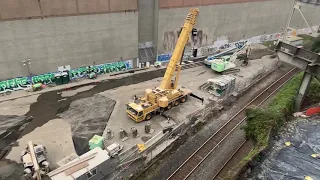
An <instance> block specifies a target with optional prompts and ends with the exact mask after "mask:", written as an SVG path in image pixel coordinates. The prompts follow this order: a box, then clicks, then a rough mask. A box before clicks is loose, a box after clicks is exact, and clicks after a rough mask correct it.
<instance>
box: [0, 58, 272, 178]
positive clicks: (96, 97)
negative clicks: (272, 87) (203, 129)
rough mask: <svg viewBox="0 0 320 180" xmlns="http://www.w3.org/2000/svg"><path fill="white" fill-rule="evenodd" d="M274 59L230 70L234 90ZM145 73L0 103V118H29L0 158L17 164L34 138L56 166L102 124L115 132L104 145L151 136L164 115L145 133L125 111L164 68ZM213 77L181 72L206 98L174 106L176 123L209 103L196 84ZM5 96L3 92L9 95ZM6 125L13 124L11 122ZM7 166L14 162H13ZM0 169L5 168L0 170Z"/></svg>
mask: <svg viewBox="0 0 320 180" xmlns="http://www.w3.org/2000/svg"><path fill="white" fill-rule="evenodd" d="M277 62H278V61H277V59H270V57H269V56H265V57H263V58H262V59H256V60H252V61H250V65H249V66H248V67H246V68H241V70H240V72H238V73H236V74H233V76H235V77H236V88H237V89H238V90H241V89H244V88H245V87H247V86H249V85H250V84H251V83H252V82H253V80H255V79H257V78H259V77H260V76H261V74H264V73H266V72H267V71H269V70H271V69H272V68H274V67H275V66H276V64H277ZM148 71H150V72H149V73H148V75H147V76H146V74H144V73H142V72H137V73H134V74H125V75H120V76H118V77H114V78H106V79H108V80H107V81H105V82H101V83H97V84H95V85H92V84H90V85H89V86H85V85H84V86H83V87H78V88H75V89H71V90H67V91H65V90H53V91H49V90H47V92H45V91H43V92H42V93H41V94H35V95H32V96H27V97H21V98H18V99H15V100H10V101H4V102H2V103H0V109H1V111H0V116H4V115H18V116H23V115H25V116H33V120H32V121H31V122H30V123H28V124H27V125H25V126H24V127H23V128H20V127H19V129H20V130H21V131H22V132H21V134H18V135H16V136H15V137H12V138H17V139H18V140H17V143H15V144H13V146H12V148H11V150H9V151H8V154H7V155H6V157H5V159H3V161H2V162H5V163H2V164H4V165H6V167H8V162H9V161H8V160H10V161H13V162H17V163H20V152H21V150H22V149H23V148H25V146H26V143H27V142H28V141H29V140H32V141H34V142H35V143H38V144H43V145H45V146H46V147H47V151H48V160H49V162H50V163H51V164H52V166H53V167H57V166H58V164H57V163H58V161H59V160H61V159H62V158H64V157H66V156H68V155H70V154H73V153H76V152H78V153H79V152H81V150H83V149H84V146H87V145H88V141H89V137H92V136H93V135H94V134H98V135H102V134H104V135H105V134H106V132H105V130H106V128H104V127H107V128H110V129H111V130H113V132H114V137H113V139H111V140H109V141H107V143H108V144H111V143H113V142H118V143H120V144H122V145H124V150H126V149H127V148H130V147H131V146H133V145H135V144H137V143H143V142H145V141H146V140H148V139H150V138H151V137H152V135H154V134H156V133H158V132H160V131H161V130H162V129H163V128H162V127H161V125H160V124H159V123H160V122H161V121H164V120H166V119H164V117H162V116H156V117H154V118H153V119H152V120H150V122H151V128H152V129H154V130H155V132H154V133H153V134H145V133H144V125H145V123H146V122H142V123H136V122H134V121H133V120H131V119H129V118H128V117H127V115H126V113H125V109H126V107H125V103H127V102H128V101H129V100H130V99H131V98H132V97H133V96H134V95H141V94H142V93H143V92H144V90H145V89H147V88H152V87H156V86H158V85H159V84H160V81H161V78H159V77H161V76H162V75H163V72H164V71H163V70H155V71H152V70H151V69H150V70H148ZM217 76H218V74H216V73H214V72H213V71H212V70H211V69H209V68H207V67H204V66H199V67H195V68H191V69H187V70H183V71H182V73H181V77H180V83H179V84H180V85H181V86H184V87H187V88H189V89H191V90H193V91H194V93H195V94H196V95H198V96H200V97H204V98H205V101H204V104H202V103H201V101H199V100H197V99H194V98H190V99H189V100H188V102H186V103H185V104H183V105H180V106H178V107H175V108H172V109H171V110H170V111H168V112H167V114H168V115H170V116H171V117H172V120H173V121H174V122H175V123H179V122H181V121H184V120H186V119H187V118H186V116H187V115H189V114H190V113H192V112H194V111H196V110H197V109H200V108H202V107H204V106H205V105H206V104H207V103H208V102H209V101H208V98H209V97H210V96H211V95H209V94H208V93H206V92H203V91H201V90H199V89H198V88H199V86H200V85H202V84H203V83H205V82H206V81H207V79H209V78H214V77H217ZM17 93H18V92H17ZM12 95H14V94H12ZM9 97H10V96H7V98H9ZM10 123H13V124H14V122H10ZM97 127H100V128H97ZM101 127H102V128H101ZM131 127H136V128H137V129H138V132H139V135H140V136H139V137H137V138H133V137H132V136H131V135H130V128H131ZM120 128H123V129H125V130H126V131H127V132H128V133H129V139H128V140H126V141H124V142H122V141H121V140H120V139H119V135H118V133H119V130H120ZM12 140H13V139H12ZM74 144H75V145H74ZM75 146H76V147H78V148H77V149H78V151H76V149H75V148H74V147H75ZM1 148H3V147H1ZM79 149H80V151H79ZM9 164H10V166H13V164H15V163H13V164H12V163H9ZM3 169H5V171H4V172H1V171H2V170H3ZM9 169H10V168H9ZM11 171H12V169H11ZM11 173H12V172H11ZM0 174H1V175H4V176H5V175H8V174H10V172H9V171H8V168H3V167H2V168H0Z"/></svg>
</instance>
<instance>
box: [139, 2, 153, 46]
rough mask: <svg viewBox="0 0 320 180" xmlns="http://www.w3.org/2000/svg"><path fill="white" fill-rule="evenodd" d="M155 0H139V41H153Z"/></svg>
mask: <svg viewBox="0 0 320 180" xmlns="http://www.w3.org/2000/svg"><path fill="white" fill-rule="evenodd" d="M154 3H155V2H154V1H150V0H138V10H139V33H138V34H139V43H145V42H150V41H153V23H154Z"/></svg>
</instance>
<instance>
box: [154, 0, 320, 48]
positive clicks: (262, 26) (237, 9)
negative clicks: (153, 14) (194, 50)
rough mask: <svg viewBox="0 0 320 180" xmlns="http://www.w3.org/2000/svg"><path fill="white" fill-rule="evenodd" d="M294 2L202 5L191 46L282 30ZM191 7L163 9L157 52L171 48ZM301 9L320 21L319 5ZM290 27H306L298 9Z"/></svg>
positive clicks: (291, 0)
mask: <svg viewBox="0 0 320 180" xmlns="http://www.w3.org/2000/svg"><path fill="white" fill-rule="evenodd" d="M292 4H293V0H273V1H260V2H243V3H231V4H217V5H210V6H199V7H198V8H199V9H200V15H199V17H198V20H197V24H196V28H197V29H198V37H197V38H195V40H194V41H192V40H191V42H190V43H189V45H188V48H190V47H192V46H196V47H203V46H207V45H213V43H214V41H216V40H219V38H227V39H229V42H235V41H238V40H241V39H246V38H250V37H253V36H258V35H263V34H272V33H277V32H283V31H284V29H285V26H286V23H287V19H288V17H289V13H290V10H291V8H292ZM163 6H164V5H163ZM168 6H169V5H168ZM172 6H174V5H172ZM189 9H190V7H180V8H179V7H176V8H166V9H160V11H159V24H158V43H157V46H158V50H157V51H158V54H162V53H168V52H172V50H173V48H174V46H175V43H176V41H177V38H178V36H177V35H178V31H179V30H180V27H181V26H182V25H183V22H184V19H185V17H186V15H187V13H188V11H189ZM302 12H304V13H305V16H306V18H307V20H308V21H310V22H311V23H312V25H319V24H320V19H319V17H320V10H319V9H312V10H311V9H308V8H302ZM291 27H293V28H303V27H307V25H306V24H305V23H304V21H303V19H302V18H301V16H300V15H299V14H298V12H296V13H295V15H294V17H293V19H292V25H291Z"/></svg>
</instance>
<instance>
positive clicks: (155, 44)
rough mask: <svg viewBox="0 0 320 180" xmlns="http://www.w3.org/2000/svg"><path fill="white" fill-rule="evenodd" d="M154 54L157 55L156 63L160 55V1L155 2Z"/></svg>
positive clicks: (155, 0)
mask: <svg viewBox="0 0 320 180" xmlns="http://www.w3.org/2000/svg"><path fill="white" fill-rule="evenodd" d="M153 9H154V10H153V12H154V15H153V52H154V54H155V59H154V61H156V58H157V54H158V28H159V27H158V26H159V10H160V9H159V0H154V8H153Z"/></svg>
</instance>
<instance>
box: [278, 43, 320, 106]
mask: <svg viewBox="0 0 320 180" xmlns="http://www.w3.org/2000/svg"><path fill="white" fill-rule="evenodd" d="M276 53H277V56H278V58H279V60H280V61H283V62H285V63H288V64H290V65H292V66H295V67H297V68H299V69H301V70H303V71H304V74H303V79H302V81H301V84H300V88H299V91H298V94H297V97H296V99H295V110H296V111H299V110H300V107H301V103H302V101H303V99H304V96H305V94H306V92H307V89H308V87H309V84H310V82H311V79H312V77H313V76H320V54H317V53H314V52H311V51H308V50H305V49H301V48H298V47H296V46H293V45H290V44H287V43H284V42H279V43H278V44H277V46H276Z"/></svg>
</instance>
